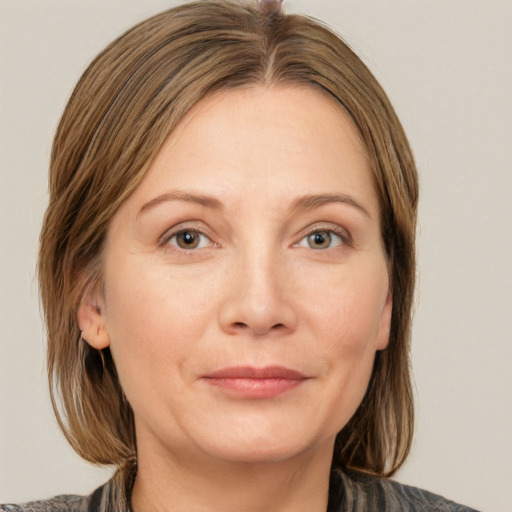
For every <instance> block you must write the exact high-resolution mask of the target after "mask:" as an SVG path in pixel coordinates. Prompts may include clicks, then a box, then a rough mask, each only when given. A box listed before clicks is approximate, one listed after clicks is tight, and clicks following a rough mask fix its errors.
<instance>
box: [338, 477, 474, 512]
mask: <svg viewBox="0 0 512 512" xmlns="http://www.w3.org/2000/svg"><path fill="white" fill-rule="evenodd" d="M339 479H340V480H341V481H340V484H341V485H340V487H341V489H340V498H341V502H342V506H341V507H340V508H339V509H338V510H339V512H345V511H349V510H379V511H386V512H395V511H400V512H477V511H475V510H474V509H472V508H470V507H466V506H464V505H459V504H457V503H455V502H453V501H450V500H448V499H446V498H444V497H442V496H439V495H437V494H434V493H431V492H429V491H425V490H423V489H419V488H417V487H412V486H409V485H403V484H400V483H398V482H395V481H394V480H390V479H388V478H381V477H375V476H370V475H365V474H361V473H350V474H346V473H341V472H340V473H339Z"/></svg>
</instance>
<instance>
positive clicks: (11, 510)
mask: <svg viewBox="0 0 512 512" xmlns="http://www.w3.org/2000/svg"><path fill="white" fill-rule="evenodd" d="M89 501H90V498H89V497H84V496H75V495H64V496H56V497H55V498H51V499H49V500H44V501H31V502H29V503H23V504H20V505H14V504H13V505H9V504H5V505H2V504H0V511H1V512H87V509H88V506H89Z"/></svg>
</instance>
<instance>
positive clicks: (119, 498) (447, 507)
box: [0, 471, 476, 512]
mask: <svg viewBox="0 0 512 512" xmlns="http://www.w3.org/2000/svg"><path fill="white" fill-rule="evenodd" d="M118 491H119V486H118V483H117V482H116V479H115V477H114V478H113V479H112V480H110V481H109V482H107V483H106V484H105V485H103V486H102V487H100V488H98V489H96V491H94V492H93V493H92V494H91V495H90V496H70V495H64V496H57V497H55V498H52V499H50V500H45V501H34V502H30V503H25V504H22V505H7V504H6V505H0V511H2V512H58V511H62V512H130V506H129V502H128V500H127V499H126V496H125V495H124V493H123V492H121V493H119V492H118ZM327 512H476V511H475V510H473V509H471V508H469V507H465V506H463V505H458V504H457V503H454V502H453V501H449V500H447V499H445V498H443V497H441V496H438V495H436V494H432V493H430V492H428V491H424V490H421V489H418V488H416V487H410V486H407V485H402V484H399V483H398V482H395V481H393V480H389V479H386V478H378V477H372V476H367V475H361V474H354V473H352V474H350V475H348V474H347V473H341V472H339V471H336V472H334V473H333V474H332V475H331V482H330V490H329V505H328V509H327Z"/></svg>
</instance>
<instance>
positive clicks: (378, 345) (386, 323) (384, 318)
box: [375, 286, 393, 350]
mask: <svg viewBox="0 0 512 512" xmlns="http://www.w3.org/2000/svg"><path fill="white" fill-rule="evenodd" d="M392 312H393V292H392V290H391V286H390V287H389V288H388V293H387V296H386V301H385V302H384V306H383V307H382V313H381V315H380V320H379V327H378V332H377V338H376V341H375V349H376V350H384V349H385V348H386V347H387V346H388V343H389V331H390V330H391V314H392Z"/></svg>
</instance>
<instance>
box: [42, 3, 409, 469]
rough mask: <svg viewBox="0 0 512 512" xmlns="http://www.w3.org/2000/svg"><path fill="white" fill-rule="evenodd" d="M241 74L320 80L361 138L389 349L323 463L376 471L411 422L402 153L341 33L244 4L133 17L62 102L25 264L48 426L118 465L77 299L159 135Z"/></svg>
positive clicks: (116, 416) (107, 366) (123, 448)
mask: <svg viewBox="0 0 512 512" xmlns="http://www.w3.org/2000/svg"><path fill="white" fill-rule="evenodd" d="M251 84H252V85H264V86H265V85H269V86H275V85H279V84H287V85H290V84H292V85H293V84H295V85H299V86H300V85H310V86H315V87H320V88H322V89H323V90H325V91H327V92H329V93H330V94H331V95H332V96H333V97H334V98H336V99H337V100H338V101H339V102H340V103H341V104H342V105H344V107H345V108H346V110H347V111H348V112H349V113H350V115H351V116H352V119H353V120H354V122H355V124H356V125H357V127H358V129H359V131H360V133H361V136H362V138H363V140H364V142H365V145H366V149H367V152H368V156H369V160H370V163H371V170H372V173H373V178H374V184H375V189H376V192H377V196H378V199H379V204H380V212H381V230H382V240H383V243H384V246H385V249H386V252H387V256H388V258H389V261H390V265H391V269H392V270H391V272H390V274H391V275H390V280H391V286H392V295H393V313H392V321H391V330H390V340H389V346H388V348H387V349H385V350H383V351H381V352H378V353H377V355H376V359H375V363H374V368H373V373H372V376H371V380H370V383H369V386H368V390H367V392H366V395H365V397H364V399H363V402H362V403H361V405H360V407H359V408H358V410H357V412H356V413H355V415H354V416H353V417H352V418H351V420H350V421H349V423H348V424H347V425H346V426H345V427H344V428H343V430H342V431H341V432H340V433H339V434H338V437H337V440H336V445H335V453H334V458H333V467H337V468H341V469H357V470H361V471H365V472H370V473H373V474H377V475H390V474H392V473H393V472H394V471H396V469H398V467H399V466H400V465H401V464H402V463H403V461H404V460H405V457H406V456H407V454H408V452H409V449H410V445H411V437H412V431H413V400H412V392H411V382H410V368H409V338H410V321H411V304H412V298H413V289H414V278H415V248H414V246H415V225H416V208H417V176H416V170H415V165H414V161H413V157H412V154H411V150H410V147H409V145H408V142H407V139H406V136H405V134H404V131H403V129H402V126H401V124H400V122H399V120H398V118H397V116H396V114H395V112H394V110H393V108H392V106H391V104H390V102H389V100H388V98H387V96H386V94H385V93H384V91H383V90H382V88H381V87H380V85H379V84H378V82H377V81H376V79H375V78H374V77H373V75H372V74H371V72H370V71H369V70H368V68H367V67H366V66H365V65H364V63H363V62H362V61H361V60H360V59H359V58H358V57H357V56H356V55H355V53H354V52H353V51H352V50H351V49H350V48H349V46H348V45H347V44H346V43H345V42H343V40H342V39H340V38H339V37H338V36H336V35H335V34H334V33H333V32H332V31H330V30H329V29H328V28H326V27H325V26H323V25H322V24H321V23H319V22H317V21H315V20H313V19H311V18H308V17H305V16H300V15H288V16H285V15H277V16H264V15H262V14H261V13H260V12H258V10H257V9H256V7H255V6H253V5H252V4H249V3H244V2H235V1H230V0H202V1H196V2H193V3H190V4H186V5H182V6H179V7H176V8H174V9H171V10H169V11H166V12H163V13H161V14H159V15H157V16H154V17H152V18H150V19H148V20H146V21H144V22H142V23H140V24H139V25H137V26H135V27H133V28H132V29H130V30H128V31H127V32H126V33H125V34H124V35H122V36H121V37H119V38H118V39H117V40H115V41H114V42H113V43H111V44H110V45H109V46H108V47H107V48H106V49H105V50H104V51H103V52H101V53H100V54H99V55H98V57H96V59H95V60H94V61H93V62H92V63H91V65H90V66H89V67H88V69H87V70H86V71H85V73H84V74H83V76H82V77H81V79H80V81H79V83H78V85H77V86H76V88H75V90H74V92H73V94H72V96H71V98H70V100H69V103H68V105H67V106H66V109H65V111H64V114H63V116H62V119H61V121H60V124H59V127H58V130H57V133H56V136H55V140H54V144H53V149H52V155H51V164H50V185H49V187H50V203H49V206H48V209H47V211H46V216H45V219H44V225H43V229H42V233H41V240H40V253H39V262H38V265H39V267H38V270H39V282H40V290H41V297H42V305H43V308H44V313H45V318H46V325H47V332H48V373H49V379H50V388H51V396H52V402H53V406H54V409H55V412H56V414H57V418H58V421H59V424H60V426H61V428H62V429H63V431H64V433H65V435H66V437H67V439H68V440H69V442H70V443H71V445H72V446H73V448H74V449H75V450H76V451H77V452H78V453H79V454H80V455H81V456H82V457H84V458H85V459H87V460H89V461H92V462H95V463H100V464H115V465H117V466H122V465H123V464H124V463H126V462H127V461H130V460H132V459H133V458H134V457H136V445H135V432H134V422H133V412H132V410H131V407H130V405H129V404H128V402H127V401H126V399H125V397H124V395H123V392H122V389H121V387H120V384H119V380H118V378H117V374H116V369H115V366H114V362H113V360H112V357H111V355H110V351H109V350H108V349H105V350H103V351H101V352H100V351H97V350H94V349H93V348H91V347H90V346H89V345H88V344H87V343H85V342H84V341H83V340H82V339H81V336H80V331H79V327H78V323H77V318H76V313H77V308H78V306H79V304H80V300H81V298H82V296H83V294H84V291H85V290H86V289H87V288H88V287H89V286H91V285H92V284H94V283H98V282H101V270H102V261H101V258H102V248H103V245H104V242H105V237H106V232H107V228H108V226H109V223H110V221H111V219H112V217H113V215H114V214H115V213H116V211H117V209H118V208H119V206H120V205H121V204H122V203H123V201H125V200H126V198H127V197H128V196H129V195H130V194H131V193H132V192H133V191H134V189H135V188H136V187H137V186H138V184H139V183H140V182H141V180H142V179H143V177H144V175H145V173H146V171H147V169H148V167H149V166H150V165H151V162H152V161H153V159H154V157H155V155H156V153H157V152H158V150H159V149H160V147H161V146H162V144H163V143H164V141H165V140H166V138H167V137H168V136H169V134H170V133H171V132H172V131H173V129H174V128H175V127H176V125H177V124H178V123H179V122H180V120H181V119H182V118H183V117H184V116H185V114H186V113H187V112H188V111H189V110H190V109H191V108H192V107H193V106H194V105H195V104H196V103H197V102H199V101H201V99H203V98H205V97H206V96H207V95H209V94H211V93H213V92H216V91H221V90H226V89H231V88H235V87H239V86H243V85H251Z"/></svg>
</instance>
